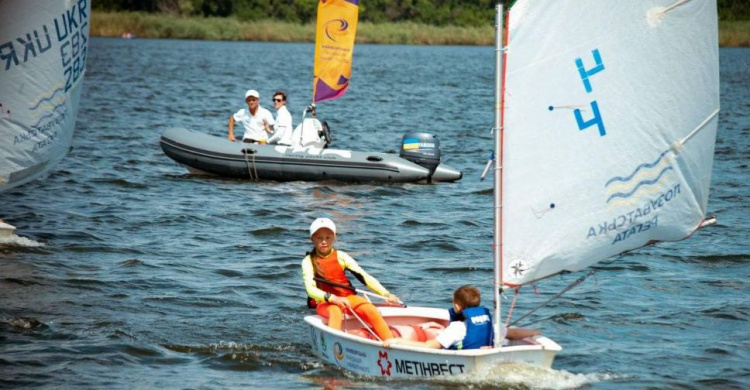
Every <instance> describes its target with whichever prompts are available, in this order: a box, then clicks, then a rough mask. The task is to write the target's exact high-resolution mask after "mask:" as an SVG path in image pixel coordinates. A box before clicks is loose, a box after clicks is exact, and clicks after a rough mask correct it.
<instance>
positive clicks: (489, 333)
mask: <svg viewBox="0 0 750 390" xmlns="http://www.w3.org/2000/svg"><path fill="white" fill-rule="evenodd" d="M448 311H449V312H450V316H451V321H462V320H463V322H464V324H466V336H465V337H464V339H463V340H462V341H461V342H459V343H458V344H456V345H454V346H452V347H451V349H477V348H481V347H487V346H491V345H492V341H493V338H494V337H495V336H494V333H495V332H494V330H493V327H492V316H491V315H490V311H489V310H488V309H487V308H486V307H483V306H474V307H469V308H466V309H463V310H462V311H461V313H459V314H456V312H455V311H454V310H453V309H452V308H451V309H450V310H448Z"/></svg>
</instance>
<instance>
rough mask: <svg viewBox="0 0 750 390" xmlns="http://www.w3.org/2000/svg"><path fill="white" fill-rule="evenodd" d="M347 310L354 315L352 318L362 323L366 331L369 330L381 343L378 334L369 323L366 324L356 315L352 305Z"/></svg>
mask: <svg viewBox="0 0 750 390" xmlns="http://www.w3.org/2000/svg"><path fill="white" fill-rule="evenodd" d="M370 304H372V303H370ZM349 311H350V312H351V313H352V315H353V316H354V318H356V319H357V320H358V321H359V323H360V324H362V326H364V327H365V329H367V331H368V332H370V334H371V335H373V336H375V338H376V339H378V341H380V342H381V343H382V342H383V339H381V338H380V337H379V336H378V334H377V333H375V331H374V330H373V329H372V328H371V327H370V326H369V325H367V323H366V322H365V321H363V320H362V318H360V317H359V316H358V315H357V313H356V312H355V311H354V308H353V307H352V308H351V310H349ZM344 315H346V310H344Z"/></svg>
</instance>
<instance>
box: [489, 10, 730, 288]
mask: <svg viewBox="0 0 750 390" xmlns="http://www.w3.org/2000/svg"><path fill="white" fill-rule="evenodd" d="M717 31H718V26H717V12H716V1H715V0H638V1H616V0H520V1H518V2H517V3H516V4H515V5H514V6H513V8H512V9H511V10H510V15H509V29H508V45H507V56H506V61H507V62H506V69H505V86H506V89H505V92H504V99H505V102H504V107H505V108H504V140H503V160H502V163H503V173H502V174H503V192H502V201H503V203H502V213H503V220H502V231H503V236H502V238H501V244H502V248H503V252H502V266H501V277H502V281H503V283H504V284H506V285H510V286H513V285H522V284H524V283H529V282H532V281H534V280H538V279H541V278H544V277H547V276H550V275H553V274H556V273H559V272H561V271H566V270H567V271H576V270H580V269H582V268H585V267H587V266H589V265H592V264H594V263H596V262H598V261H601V260H603V259H606V258H608V257H611V256H613V255H616V254H619V253H622V252H624V251H628V250H631V249H634V248H638V247H641V246H644V245H647V244H648V243H650V242H652V241H666V240H680V239H683V238H686V237H687V236H689V235H690V234H691V233H692V232H693V231H694V230H695V229H696V228H697V227H698V226H699V225H700V224H701V223H702V222H703V221H704V219H705V217H706V204H707V201H708V195H709V194H708V188H709V184H710V180H711V168H712V162H713V153H714V143H715V138H716V128H717V122H718V110H719V63H718V32H717Z"/></svg>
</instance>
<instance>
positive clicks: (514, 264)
mask: <svg viewBox="0 0 750 390" xmlns="http://www.w3.org/2000/svg"><path fill="white" fill-rule="evenodd" d="M529 269H531V267H530V266H529V264H528V263H527V262H525V261H523V260H521V259H516V260H513V261H511V262H510V263H509V264H508V268H507V270H506V271H507V277H508V278H509V279H521V278H523V277H524V276H525V275H526V272H528V270H529Z"/></svg>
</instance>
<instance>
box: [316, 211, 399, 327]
mask: <svg viewBox="0 0 750 390" xmlns="http://www.w3.org/2000/svg"><path fill="white" fill-rule="evenodd" d="M310 239H311V240H312V242H313V246H314V248H313V250H312V251H311V252H309V253H308V254H307V256H305V258H304V259H303V260H302V278H303V280H304V282H305V290H306V291H307V295H308V307H311V308H312V307H314V308H315V309H316V311H317V313H318V315H319V316H321V317H323V318H328V326H330V327H331V328H334V329H338V330H341V325H342V321H343V313H344V310H346V313H347V314H352V311H353V312H354V313H355V314H356V315H358V316H359V317H360V318H361V319H362V320H363V321H365V322H366V323H368V324H369V326H370V327H371V328H372V329H373V330H374V332H375V334H376V335H377V336H378V338H380V339H381V340H387V339H390V338H393V333H392V332H391V330H390V329H389V328H388V324H387V323H386V322H385V320H384V319H383V317H382V316H381V315H380V312H379V311H378V309H377V308H376V307H375V305H373V304H372V303H370V302H369V301H367V300H366V299H365V298H363V297H360V296H358V295H356V290H355V289H354V288H353V287H352V284H351V282H349V279H348V278H347V276H346V274H345V271H349V272H351V273H352V274H353V275H354V276H355V277H356V278H357V279H359V281H361V282H362V283H364V284H365V285H367V287H369V288H370V289H371V290H372V291H374V292H375V293H377V294H379V295H381V296H383V297H386V298H387V301H388V302H389V303H399V302H400V300H399V298H398V297H397V296H396V295H394V294H391V293H389V292H388V290H386V289H385V287H383V286H382V285H381V284H380V282H378V281H377V279H375V278H374V277H372V276H371V275H370V274H368V273H367V272H365V271H364V270H363V269H362V268H361V267H360V266H359V264H357V262H356V261H355V260H354V259H353V258H352V257H351V256H349V255H348V254H346V253H345V252H344V251H340V250H336V249H335V248H334V247H333V243H334V242H335V241H336V225H335V224H334V223H333V221H331V220H330V219H328V218H318V219H316V220H315V221H313V223H312V224H311V225H310Z"/></svg>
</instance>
